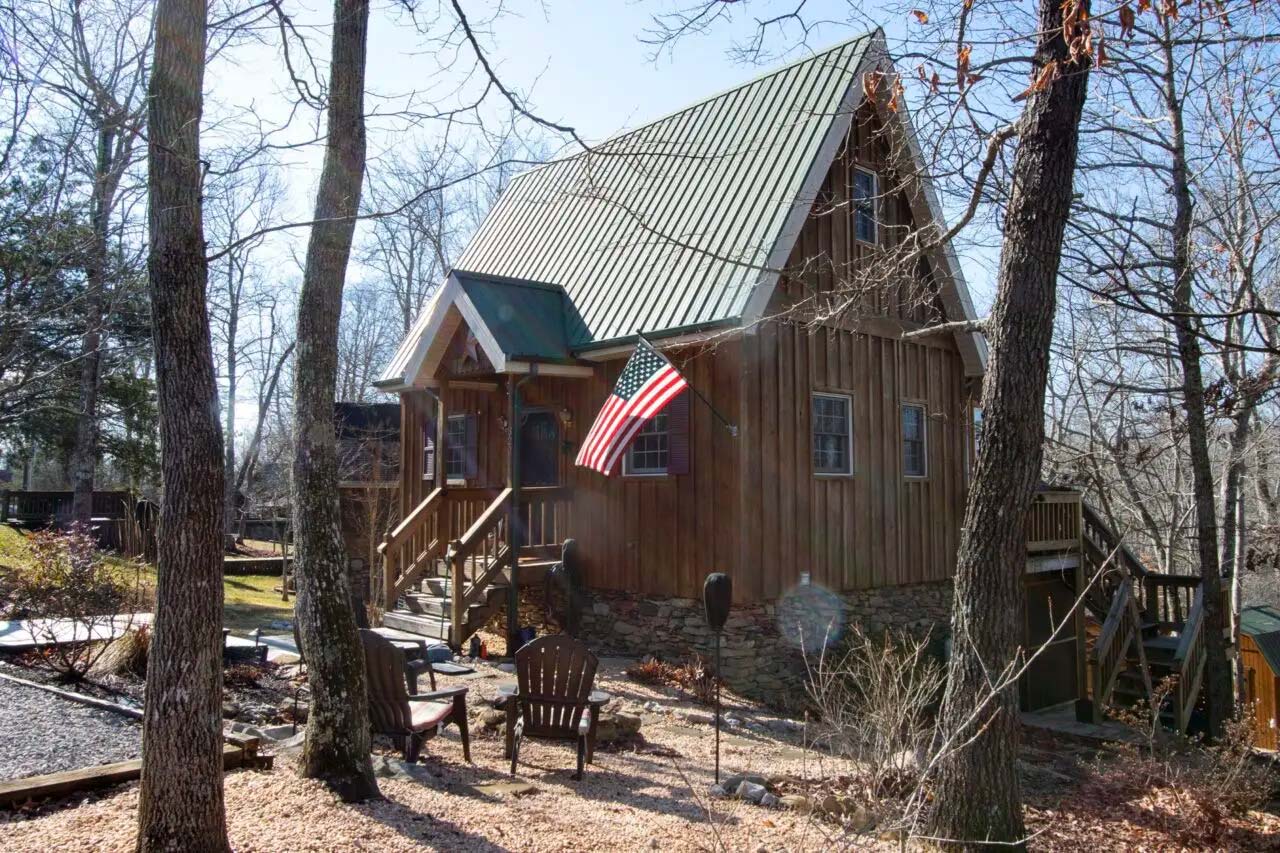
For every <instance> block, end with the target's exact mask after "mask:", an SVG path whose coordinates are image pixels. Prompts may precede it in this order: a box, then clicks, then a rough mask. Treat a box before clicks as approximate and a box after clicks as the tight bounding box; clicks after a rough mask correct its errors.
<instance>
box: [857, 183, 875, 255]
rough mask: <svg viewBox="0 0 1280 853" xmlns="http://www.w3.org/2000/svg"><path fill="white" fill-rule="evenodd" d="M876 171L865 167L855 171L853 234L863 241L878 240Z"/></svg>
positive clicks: (873, 241)
mask: <svg viewBox="0 0 1280 853" xmlns="http://www.w3.org/2000/svg"><path fill="white" fill-rule="evenodd" d="M876 183H877V181H876V174H875V172H868V171H867V170H865V169H854V171H853V235H854V236H855V237H856V238H857V239H858V240H859V241H861V242H863V243H875V242H878V238H879V235H878V234H877V233H876V229H877V223H876V197H877V196H878V195H879V192H878V188H877V187H876Z"/></svg>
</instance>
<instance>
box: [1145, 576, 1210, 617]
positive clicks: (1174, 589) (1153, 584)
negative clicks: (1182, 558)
mask: <svg viewBox="0 0 1280 853" xmlns="http://www.w3.org/2000/svg"><path fill="white" fill-rule="evenodd" d="M1199 589H1200V578H1199V577H1198V576H1197V575H1168V574H1158V573H1156V572H1147V574H1146V575H1144V576H1143V578H1142V591H1143V595H1142V613H1143V615H1144V616H1145V617H1146V618H1147V620H1148V621H1150V622H1153V623H1155V626H1156V628H1157V629H1159V630H1161V631H1178V630H1183V626H1184V625H1185V624H1186V623H1187V622H1188V621H1189V620H1190V619H1191V611H1192V608H1193V606H1194V601H1195V597H1196V595H1197V594H1198V593H1199Z"/></svg>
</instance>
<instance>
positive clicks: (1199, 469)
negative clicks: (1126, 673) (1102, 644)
mask: <svg viewBox="0 0 1280 853" xmlns="http://www.w3.org/2000/svg"><path fill="white" fill-rule="evenodd" d="M1173 40H1174V35H1173V33H1172V30H1171V28H1170V24H1169V21H1168V19H1165V20H1164V39H1163V42H1162V44H1161V49H1162V51H1163V53H1164V57H1163V58H1164V63H1165V65H1164V96H1165V104H1166V106H1167V108H1168V110H1169V122H1170V129H1171V130H1172V135H1173V138H1172V154H1173V163H1172V166H1173V169H1172V175H1171V183H1172V194H1173V205H1174V207H1173V268H1174V282H1173V294H1172V299H1171V300H1170V301H1171V304H1172V308H1173V315H1174V316H1173V328H1174V333H1175V337H1176V339H1177V343H1178V365H1179V367H1180V368H1181V369H1182V405H1183V409H1184V410H1185V412H1186V416H1187V446H1188V450H1189V452H1190V455H1191V482H1192V493H1193V497H1194V499H1195V506H1196V547H1197V554H1198V556H1199V559H1200V584H1201V588H1202V595H1203V601H1204V623H1203V626H1202V628H1201V631H1202V632H1203V634H1204V642H1205V664H1204V682H1203V684H1204V690H1205V693H1206V695H1207V697H1208V711H1209V736H1210V737H1219V736H1220V735H1221V734H1222V731H1223V724H1224V722H1225V721H1226V719H1227V718H1228V717H1229V716H1230V715H1231V712H1232V709H1233V705H1234V703H1233V701H1232V696H1231V694H1232V691H1231V666H1230V664H1229V663H1228V661H1227V643H1226V639H1225V638H1224V637H1223V629H1225V628H1226V627H1227V623H1226V618H1225V615H1226V614H1225V612H1224V607H1223V605H1224V604H1225V602H1224V600H1223V595H1222V571H1221V565H1220V563H1219V562H1218V558H1219V554H1218V520H1217V509H1216V507H1215V506H1214V503H1215V500H1214V488H1213V463H1212V462H1211V460H1210V458H1209V426H1208V422H1207V418H1206V417H1205V396H1204V376H1203V374H1202V372H1201V368H1200V358H1201V350H1200V338H1199V336H1198V334H1197V332H1198V330H1197V328H1196V318H1195V313H1194V312H1195V310H1196V309H1195V305H1194V294H1193V287H1194V284H1195V268H1194V266H1193V263H1194V261H1193V260H1192V256H1191V240H1192V235H1191V230H1192V225H1193V223H1192V200H1191V176H1190V172H1189V171H1188V165H1187V156H1186V151H1187V148H1186V135H1185V132H1184V128H1183V120H1182V100H1181V95H1180V94H1179V92H1178V88H1177V77H1176V76H1175V74H1176V69H1177V64H1176V62H1175V58H1174V56H1173Z"/></svg>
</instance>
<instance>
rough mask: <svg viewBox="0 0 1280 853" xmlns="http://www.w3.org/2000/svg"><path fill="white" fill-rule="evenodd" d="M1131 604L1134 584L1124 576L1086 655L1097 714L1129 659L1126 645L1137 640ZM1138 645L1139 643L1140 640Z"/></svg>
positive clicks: (1108, 697) (1104, 704) (1109, 695)
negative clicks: (1094, 640)
mask: <svg viewBox="0 0 1280 853" xmlns="http://www.w3.org/2000/svg"><path fill="white" fill-rule="evenodd" d="M1132 605H1133V581H1132V579H1130V578H1127V577H1126V578H1125V579H1124V580H1123V581H1122V582H1121V583H1120V586H1119V587H1118V588H1117V589H1116V594H1115V597H1114V598H1112V600H1111V608H1110V609H1109V610H1108V612H1107V619H1106V622H1104V623H1103V625H1102V632H1101V633H1100V634H1099V635H1098V640H1097V642H1096V643H1094V646H1093V651H1092V653H1091V654H1090V656H1089V666H1090V668H1091V669H1092V670H1093V691H1094V695H1093V704H1094V707H1095V708H1096V709H1097V710H1098V711H1101V709H1102V708H1103V707H1105V706H1106V704H1107V702H1108V701H1109V700H1110V699H1111V692H1112V690H1114V689H1115V684H1116V679H1117V678H1119V676H1120V673H1121V671H1122V670H1123V669H1124V667H1125V663H1126V661H1127V660H1128V655H1129V646H1130V645H1131V644H1132V643H1133V641H1134V639H1135V637H1137V632H1138V627H1139V626H1138V625H1137V624H1136V623H1137V619H1136V618H1135V616H1134V615H1133V613H1134V609H1133V606H1132ZM1138 642H1139V643H1141V638H1140V637H1138Z"/></svg>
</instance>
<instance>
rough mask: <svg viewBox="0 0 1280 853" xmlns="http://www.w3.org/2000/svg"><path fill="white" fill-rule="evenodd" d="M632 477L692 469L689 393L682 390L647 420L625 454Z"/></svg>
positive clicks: (627, 471)
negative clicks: (690, 467) (690, 461)
mask: <svg viewBox="0 0 1280 853" xmlns="http://www.w3.org/2000/svg"><path fill="white" fill-rule="evenodd" d="M622 473H623V474H624V475H625V476H629V477H646V476H648V477H652V476H657V475H661V474H688V473H689V394H688V392H681V393H680V394H679V395H677V396H676V397H675V398H673V399H672V400H671V402H670V403H667V406H666V408H665V409H663V410H662V411H661V412H658V414H656V415H654V416H653V417H652V418H650V419H649V420H648V422H646V423H645V425H644V426H642V427H641V428H640V431H639V432H638V433H636V437H635V438H633V439H632V440H631V446H630V447H628V448H627V452H626V455H624V456H623V458H622Z"/></svg>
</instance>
